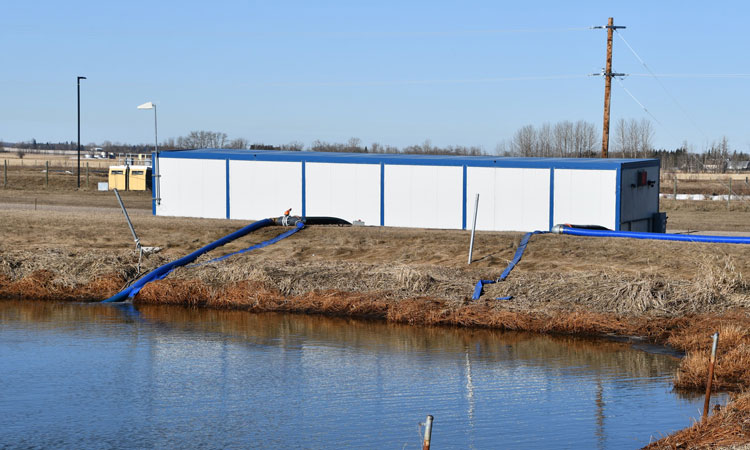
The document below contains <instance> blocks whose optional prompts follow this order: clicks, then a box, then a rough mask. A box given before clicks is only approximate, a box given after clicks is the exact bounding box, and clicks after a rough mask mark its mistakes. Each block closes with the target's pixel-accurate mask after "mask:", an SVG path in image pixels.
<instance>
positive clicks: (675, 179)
mask: <svg viewBox="0 0 750 450" xmlns="http://www.w3.org/2000/svg"><path fill="white" fill-rule="evenodd" d="M674 199H675V200H677V174H675V176H674Z"/></svg>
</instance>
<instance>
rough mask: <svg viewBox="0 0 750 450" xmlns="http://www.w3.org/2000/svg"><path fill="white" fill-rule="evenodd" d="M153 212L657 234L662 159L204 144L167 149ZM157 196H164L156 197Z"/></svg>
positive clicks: (161, 161) (161, 158)
mask: <svg viewBox="0 0 750 450" xmlns="http://www.w3.org/2000/svg"><path fill="white" fill-rule="evenodd" d="M154 167H158V171H159V173H154V176H155V178H156V177H158V178H157V180H158V181H157V183H158V185H157V188H156V189H154V204H153V213H154V214H155V215H163V216H190V217H211V218H227V219H242V220H255V219H262V218H266V217H274V216H279V215H280V214H281V213H283V211H285V210H286V209H288V208H290V207H291V208H292V214H298V215H302V216H336V217H341V218H343V219H346V220H349V221H354V220H361V221H363V222H365V224H366V225H379V226H396V227H419V228H446V229H467V228H471V220H472V215H473V210H474V199H475V195H476V194H479V195H480V200H479V209H478V216H477V229H479V230H495V231H505V230H508V231H510V230H513V231H532V230H550V229H551V228H552V227H553V226H554V225H555V224H558V223H571V224H586V225H600V226H603V227H606V228H609V229H612V230H634V231H659V228H660V226H661V225H660V224H661V223H662V221H661V220H660V219H659V218H658V217H657V216H658V212H659V170H660V165H659V160H658V159H594V158H591V159H574V158H502V157H493V156H481V157H465V156H444V155H407V154H373V153H364V154H362V153H321V152H305V151H303V152H294V151H266V150H227V149H202V150H188V151H165V152H160V153H159V158H158V161H157V164H156V165H155V166H154ZM157 196H158V197H159V201H156V199H157Z"/></svg>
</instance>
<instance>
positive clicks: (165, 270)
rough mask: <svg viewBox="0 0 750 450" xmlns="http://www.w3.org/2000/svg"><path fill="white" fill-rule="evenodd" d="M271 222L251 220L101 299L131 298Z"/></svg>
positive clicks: (114, 300) (106, 301) (118, 299)
mask: <svg viewBox="0 0 750 450" xmlns="http://www.w3.org/2000/svg"><path fill="white" fill-rule="evenodd" d="M273 224H274V221H273V220H272V219H263V220H259V221H257V222H253V223H251V224H250V225H247V226H245V227H242V228H240V229H239V230H237V231H235V232H234V233H231V234H228V235H226V236H224V237H223V238H221V239H218V240H216V241H214V242H212V243H210V244H208V245H206V246H205V247H201V248H199V249H198V250H196V251H194V252H193V253H191V254H189V255H187V256H183V257H182V258H180V259H178V260H175V261H172V262H170V263H167V264H164V265H163V266H161V267H157V268H156V269H154V270H152V271H151V272H149V273H147V274H146V275H144V276H143V277H141V278H139V279H138V280H137V281H136V282H135V283H133V284H131V285H130V286H128V287H126V288H125V289H123V290H122V291H120V292H118V293H117V294H115V295H113V296H112V297H110V298H108V299H107V300H104V301H102V303H114V302H123V301H125V300H127V299H129V298H133V297H135V295H136V294H137V293H138V292H139V291H140V290H141V289H142V288H143V286H145V285H147V284H148V283H150V282H152V281H156V280H162V279H164V278H165V277H166V276H167V275H169V274H170V273H171V272H172V271H173V270H174V269H176V268H177V267H181V266H184V265H186V264H190V263H191V262H193V261H195V260H196V259H198V257H199V256H201V255H202V254H204V253H207V252H210V251H211V250H213V249H215V248H217V247H221V246H222V245H224V244H227V243H229V242H231V241H233V240H235V239H237V238H241V237H242V236H244V235H246V234H248V233H252V232H253V231H255V230H259V229H261V228H263V227H267V226H269V225H273Z"/></svg>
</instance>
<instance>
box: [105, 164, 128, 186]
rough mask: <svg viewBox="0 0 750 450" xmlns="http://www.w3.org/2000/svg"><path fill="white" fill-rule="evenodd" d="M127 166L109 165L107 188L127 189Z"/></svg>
mask: <svg viewBox="0 0 750 450" xmlns="http://www.w3.org/2000/svg"><path fill="white" fill-rule="evenodd" d="M128 172H129V170H128V166H109V190H112V189H118V190H120V191H127V190H128Z"/></svg>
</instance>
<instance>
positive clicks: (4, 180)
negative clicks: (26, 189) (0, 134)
mask: <svg viewBox="0 0 750 450" xmlns="http://www.w3.org/2000/svg"><path fill="white" fill-rule="evenodd" d="M3 161H4V164H3V167H4V169H3V189H5V188H7V187H8V160H7V159H6V160H3Z"/></svg>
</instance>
